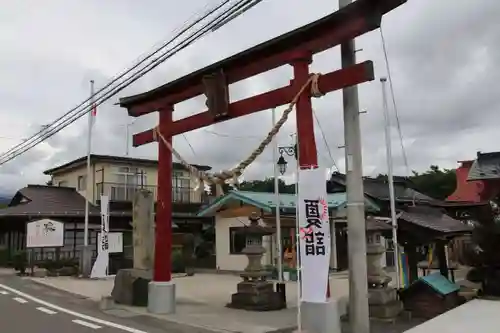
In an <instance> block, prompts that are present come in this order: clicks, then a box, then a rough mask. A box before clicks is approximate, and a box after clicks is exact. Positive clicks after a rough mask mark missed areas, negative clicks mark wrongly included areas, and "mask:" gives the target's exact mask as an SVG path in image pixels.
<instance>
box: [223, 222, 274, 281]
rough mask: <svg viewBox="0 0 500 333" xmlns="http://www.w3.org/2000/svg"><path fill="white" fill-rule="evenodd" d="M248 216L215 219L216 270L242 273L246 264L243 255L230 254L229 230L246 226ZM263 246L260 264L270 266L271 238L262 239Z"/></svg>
mask: <svg viewBox="0 0 500 333" xmlns="http://www.w3.org/2000/svg"><path fill="white" fill-rule="evenodd" d="M248 223H249V222H248V216H239V217H229V218H221V217H219V216H216V217H215V251H216V252H215V253H216V263H217V269H219V270H223V271H243V270H244V269H245V267H246V266H247V264H248V260H247V257H246V256H245V255H244V254H231V253H230V242H231V239H230V234H229V228H231V227H242V226H243V225H248ZM263 246H264V248H266V250H267V252H266V253H265V254H264V256H263V257H262V264H263V265H266V264H271V253H270V250H271V236H266V237H264V239H263Z"/></svg>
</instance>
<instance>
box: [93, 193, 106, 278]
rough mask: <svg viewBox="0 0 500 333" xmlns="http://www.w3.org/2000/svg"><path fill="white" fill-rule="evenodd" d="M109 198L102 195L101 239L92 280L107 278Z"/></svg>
mask: <svg viewBox="0 0 500 333" xmlns="http://www.w3.org/2000/svg"><path fill="white" fill-rule="evenodd" d="M108 237H109V197H108V196H107V195H101V237H100V242H99V244H97V246H99V251H98V254H97V258H96V260H95V262H94V266H93V267H92V272H91V273H90V277H91V278H103V277H106V276H107V270H108V264H109V242H108Z"/></svg>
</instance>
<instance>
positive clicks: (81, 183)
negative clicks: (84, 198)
mask: <svg viewBox="0 0 500 333" xmlns="http://www.w3.org/2000/svg"><path fill="white" fill-rule="evenodd" d="M86 189H87V176H78V191H85V190H86Z"/></svg>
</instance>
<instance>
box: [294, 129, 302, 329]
mask: <svg viewBox="0 0 500 333" xmlns="http://www.w3.org/2000/svg"><path fill="white" fill-rule="evenodd" d="M295 144H296V145H297V156H295V159H296V161H297V166H296V169H295V172H296V175H297V176H296V177H295V198H296V204H295V207H296V208H295V234H296V236H295V246H296V248H297V249H296V251H295V253H296V257H297V269H296V271H297V298H298V301H297V331H298V333H301V332H302V263H301V258H300V221H299V219H300V211H299V206H300V205H299V180H300V178H299V172H300V165H299V149H298V147H299V136H298V135H297V136H296V137H295Z"/></svg>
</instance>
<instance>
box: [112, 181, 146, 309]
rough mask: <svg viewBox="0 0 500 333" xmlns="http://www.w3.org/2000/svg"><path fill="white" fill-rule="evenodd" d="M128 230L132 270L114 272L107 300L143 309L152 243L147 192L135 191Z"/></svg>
mask: <svg viewBox="0 0 500 333" xmlns="http://www.w3.org/2000/svg"><path fill="white" fill-rule="evenodd" d="M132 227H133V232H132V238H133V244H134V264H133V268H129V269H120V270H119V271H118V272H117V273H116V277H115V284H114V286H113V291H112V292H111V297H112V298H113V301H115V302H116V303H119V304H125V305H133V306H147V304H148V285H149V282H150V281H151V280H152V277H153V263H154V244H155V226H154V197H153V193H151V192H150V191H147V190H138V191H137V192H136V193H135V196H134V202H133V217H132Z"/></svg>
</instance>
